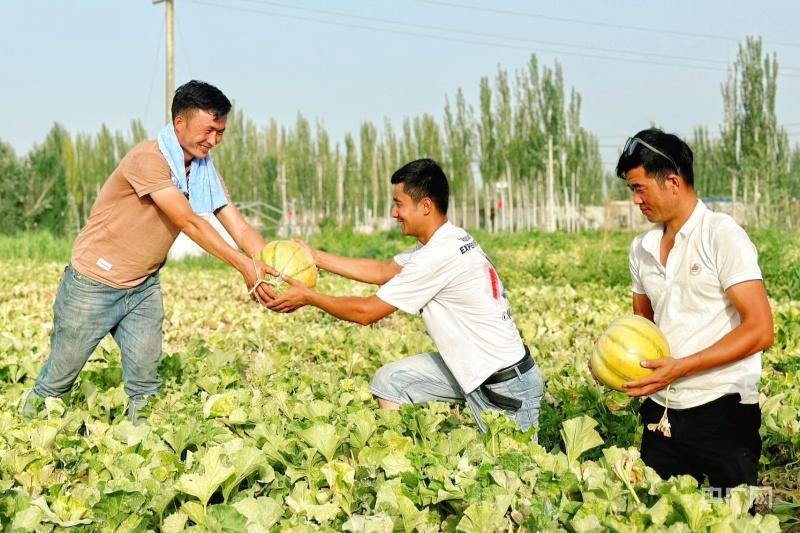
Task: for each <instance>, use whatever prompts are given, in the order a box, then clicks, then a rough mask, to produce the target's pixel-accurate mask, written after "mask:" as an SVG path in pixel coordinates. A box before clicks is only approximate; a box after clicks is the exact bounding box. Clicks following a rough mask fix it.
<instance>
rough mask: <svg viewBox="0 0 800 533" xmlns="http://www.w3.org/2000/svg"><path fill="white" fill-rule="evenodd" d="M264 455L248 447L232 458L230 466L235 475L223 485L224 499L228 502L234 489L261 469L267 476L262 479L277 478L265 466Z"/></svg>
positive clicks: (270, 479)
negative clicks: (262, 468)
mask: <svg viewBox="0 0 800 533" xmlns="http://www.w3.org/2000/svg"><path fill="white" fill-rule="evenodd" d="M263 461H264V454H262V453H261V452H260V451H259V450H258V449H256V448H253V447H252V446H246V447H244V448H242V449H241V450H238V451H237V452H235V453H234V454H233V455H232V456H231V457H230V464H231V466H232V467H233V468H234V473H235V475H233V476H230V477H229V478H228V479H227V480H226V481H225V482H224V483H223V484H222V498H223V500H224V501H226V502H227V501H228V497H229V496H230V494H231V492H232V491H233V489H235V488H237V487H238V486H239V484H240V483H241V482H242V481H243V480H244V479H245V478H246V477H247V476H249V475H250V474H252V473H253V472H255V471H256V470H258V469H259V468H261V467H264V469H265V476H263V477H262V479H266V480H267V481H272V479H274V477H275V472H274V470H272V467H271V466H269V465H264V464H263ZM267 478H268V479H267Z"/></svg>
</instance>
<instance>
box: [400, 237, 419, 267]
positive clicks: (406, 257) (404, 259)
mask: <svg viewBox="0 0 800 533" xmlns="http://www.w3.org/2000/svg"><path fill="white" fill-rule="evenodd" d="M420 248H422V243H420V244H418V245H417V246H416V247H415V248H412V249H411V250H406V251H405V252H401V253H399V254H397V255H396V256H394V262H395V263H397V264H398V265H400V266H401V267H402V266H406V263H408V262H409V261H411V256H412V255H413V254H414V252H416V251H417V250H419V249H420Z"/></svg>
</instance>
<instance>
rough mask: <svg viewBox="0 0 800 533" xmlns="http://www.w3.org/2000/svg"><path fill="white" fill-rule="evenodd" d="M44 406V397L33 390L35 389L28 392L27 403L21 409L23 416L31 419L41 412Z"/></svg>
mask: <svg viewBox="0 0 800 533" xmlns="http://www.w3.org/2000/svg"><path fill="white" fill-rule="evenodd" d="M43 407H44V398H42V397H41V396H39V395H38V394H36V393H35V392H33V389H31V391H30V392H29V393H28V397H27V398H25V403H23V404H22V408H21V409H20V410H19V412H20V414H21V415H22V418H24V419H25V420H30V419H31V418H34V417H35V416H36V415H37V414H39V412H41V410H42V408H43Z"/></svg>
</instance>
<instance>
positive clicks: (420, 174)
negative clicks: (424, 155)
mask: <svg viewBox="0 0 800 533" xmlns="http://www.w3.org/2000/svg"><path fill="white" fill-rule="evenodd" d="M398 183H404V184H405V185H404V186H403V190H404V191H405V193H406V194H407V195H409V196H410V197H411V199H412V200H414V201H415V202H417V203H419V201H420V200H422V199H423V198H425V197H426V196H427V197H428V198H430V199H431V201H432V202H433V203H434V205H435V206H436V207H437V208H438V209H439V211H440V212H441V213H442V214H443V215H446V214H447V204H448V200H449V196H450V185H448V183H447V176H446V175H445V173H444V170H442V167H440V166H439V165H438V164H437V163H436V161H434V160H433V159H417V160H416V161H412V162H410V163H406V164H405V165H403V166H402V167H401V168H400V169H399V170H397V171H396V172H395V173H394V174H392V184H394V185H396V184H398Z"/></svg>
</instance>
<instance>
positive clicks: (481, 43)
mask: <svg viewBox="0 0 800 533" xmlns="http://www.w3.org/2000/svg"><path fill="white" fill-rule="evenodd" d="M185 1H186V2H189V3H193V4H198V5H205V6H212V7H220V8H224V9H228V10H232V11H242V12H247V13H257V14H260V15H267V16H272V17H280V18H287V19H292V20H301V21H305V22H314V23H317V24H325V25H329V26H340V27H345V28H351V29H359V30H367V31H379V32H384V33H393V34H397V35H405V36H411V37H417V38H419V37H421V38H424V39H430V40H435V41H447V42H455V43H464V44H472V45H479V46H492V47H497V48H506V49H511V50H523V51H526V52H536V53H540V54H552V55H555V56H557V57H558V56H559V55H563V56H575V57H584V58H590V59H604V60H607V61H624V62H626V63H638V64H645V65H656V66H671V67H678V68H688V69H693V70H702V71H706V72H708V71H717V72H726V69H723V68H715V67H709V66H701V65H687V64H681V63H666V62H656V61H647V60H643V59H634V58H620V57H613V56H607V55H598V54H587V53H579V52H565V51H562V50H549V49H544V48H540V49H531V48H529V47H523V46H515V45H510V44H503V43H495V42H489V41H477V40H471V39H462V38H458V37H446V36H439V35H430V34H426V33H416V32H410V31H403V30H395V29H389V28H378V27H375V26H366V25H362V24H352V23H347V22H336V21H332V20H325V19H318V18H312V17H305V16H300V15H288V14H286V13H277V12H274V11H264V10H258V9H252V8H245V7H238V6H236V7H234V6H231V5H225V4H218V3H214V2H207V1H201V0H185ZM783 76H787V77H798V78H800V75H792V74H784V75H783Z"/></svg>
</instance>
